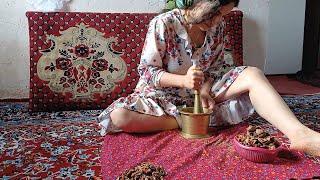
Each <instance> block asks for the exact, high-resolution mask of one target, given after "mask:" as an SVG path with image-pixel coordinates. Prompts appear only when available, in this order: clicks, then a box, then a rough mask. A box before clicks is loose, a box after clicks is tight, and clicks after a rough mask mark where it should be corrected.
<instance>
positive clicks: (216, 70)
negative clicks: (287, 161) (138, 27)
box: [98, 9, 254, 135]
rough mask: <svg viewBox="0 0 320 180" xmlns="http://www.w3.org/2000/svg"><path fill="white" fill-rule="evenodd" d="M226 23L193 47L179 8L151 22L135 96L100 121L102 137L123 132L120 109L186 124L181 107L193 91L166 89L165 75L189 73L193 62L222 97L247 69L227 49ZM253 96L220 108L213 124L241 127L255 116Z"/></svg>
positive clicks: (119, 102)
mask: <svg viewBox="0 0 320 180" xmlns="http://www.w3.org/2000/svg"><path fill="white" fill-rule="evenodd" d="M224 27H225V22H224V21H222V22H221V23H220V24H218V25H217V26H215V27H213V28H211V29H210V30H209V31H207V32H206V37H205V40H204V43H203V45H202V46H201V47H200V48H197V49H196V48H194V47H192V44H191V40H190V37H189V36H188V34H187V31H186V29H185V27H184V25H183V17H182V15H181V12H180V11H179V10H178V9H174V10H172V11H169V12H166V13H164V14H160V15H158V16H156V17H155V18H154V19H152V20H151V22H150V24H149V29H148V32H147V35H146V40H145V44H144V48H143V51H142V54H141V60H140V64H139V66H138V72H139V75H140V79H139V81H138V84H137V86H136V88H135V90H134V92H133V93H132V94H130V95H128V96H127V97H122V98H120V99H118V100H117V101H115V102H113V103H112V104H111V105H110V106H109V107H108V108H107V109H105V110H104V111H103V112H102V113H101V114H100V116H99V117H98V120H99V125H100V126H101V128H102V129H101V134H102V135H104V134H106V133H108V132H111V131H112V132H116V131H121V130H120V129H117V128H116V127H115V126H114V125H113V124H112V122H111V120H110V113H111V112H112V111H113V110H114V109H116V108H125V109H128V110H131V111H136V112H140V113H144V114H149V115H154V116H163V115H171V116H174V117H175V118H176V120H177V122H178V124H179V125H181V120H180V114H179V111H178V109H179V107H182V106H193V100H194V93H193V90H191V89H187V88H176V87H165V88H163V87H160V84H159V82H160V79H161V76H162V75H163V73H164V72H169V73H174V74H181V75H184V74H186V73H187V71H188V69H189V68H190V67H191V66H192V61H191V59H196V60H198V64H199V67H200V68H201V69H202V71H203V72H204V74H205V78H206V79H207V78H209V77H211V78H213V79H214V83H213V86H212V88H211V94H212V95H214V96H215V97H217V96H218V95H219V94H221V93H223V92H224V91H226V89H227V88H228V87H229V86H230V85H231V84H232V83H233V82H234V80H235V79H236V78H237V77H238V76H239V74H240V73H241V72H242V71H243V70H244V69H245V68H246V66H238V67H236V66H235V65H234V62H233V58H232V53H231V51H230V50H228V49H227V48H225V46H224V42H225V41H226V39H225V38H226V37H227V36H224ZM253 111H254V110H253V107H252V104H251V102H250V100H249V97H248V95H247V94H244V95H241V96H239V97H236V98H233V99H230V100H228V101H225V102H223V103H220V104H217V105H216V107H215V109H214V112H213V113H212V115H211V118H210V125H211V126H217V125H226V124H237V123H239V122H241V121H242V119H243V118H244V117H247V116H249V115H250V114H252V113H253Z"/></svg>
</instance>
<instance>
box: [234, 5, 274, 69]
mask: <svg viewBox="0 0 320 180" xmlns="http://www.w3.org/2000/svg"><path fill="white" fill-rule="evenodd" d="M253 2H254V3H253ZM269 7H270V2H269V0H241V2H240V5H239V8H240V9H241V10H242V11H243V13H244V19H243V51H244V53H243V58H244V63H245V64H246V65H250V66H256V67H259V68H260V69H262V70H264V65H265V62H266V56H267V39H268V37H267V30H268V19H269V18H268V17H269Z"/></svg>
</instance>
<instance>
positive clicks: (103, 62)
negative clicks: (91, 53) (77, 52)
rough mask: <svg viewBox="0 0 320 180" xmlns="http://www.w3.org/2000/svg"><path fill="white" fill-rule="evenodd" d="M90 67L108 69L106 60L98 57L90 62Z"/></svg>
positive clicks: (98, 69) (101, 69) (99, 69)
mask: <svg viewBox="0 0 320 180" xmlns="http://www.w3.org/2000/svg"><path fill="white" fill-rule="evenodd" d="M92 67H93V68H94V69H96V70H97V71H104V70H108V61H106V60H105V59H98V60H94V61H93V62H92Z"/></svg>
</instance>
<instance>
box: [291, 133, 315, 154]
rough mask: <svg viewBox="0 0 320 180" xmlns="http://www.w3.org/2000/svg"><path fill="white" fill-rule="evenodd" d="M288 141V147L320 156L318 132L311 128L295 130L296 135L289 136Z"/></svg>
mask: <svg viewBox="0 0 320 180" xmlns="http://www.w3.org/2000/svg"><path fill="white" fill-rule="evenodd" d="M290 141H291V145H290V149H293V150H299V151H303V152H305V153H307V154H309V155H312V156H319V157H320V133H318V132H315V131H313V130H311V129H305V130H302V131H300V132H297V134H296V137H295V138H291V139H290Z"/></svg>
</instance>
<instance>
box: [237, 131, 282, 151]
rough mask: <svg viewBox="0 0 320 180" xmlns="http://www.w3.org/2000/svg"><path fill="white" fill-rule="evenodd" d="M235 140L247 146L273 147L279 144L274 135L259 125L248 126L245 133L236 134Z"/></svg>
mask: <svg viewBox="0 0 320 180" xmlns="http://www.w3.org/2000/svg"><path fill="white" fill-rule="evenodd" d="M237 140H238V141H239V142H240V143H241V144H243V145H245V146H248V147H260V148H266V149H275V148H277V147H279V146H280V143H279V142H278V141H277V140H276V139H275V138H274V137H272V136H271V135H270V134H269V133H267V132H264V131H263V130H262V129H261V127H259V126H249V127H248V128H247V133H246V134H240V135H238V136H237Z"/></svg>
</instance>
